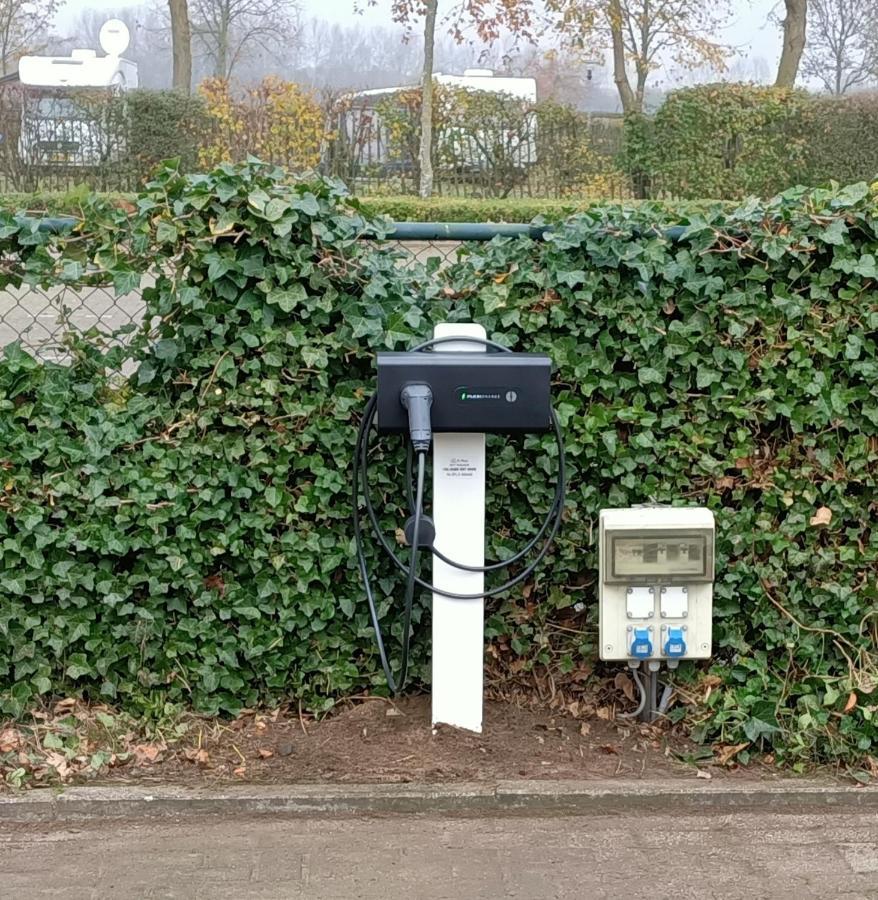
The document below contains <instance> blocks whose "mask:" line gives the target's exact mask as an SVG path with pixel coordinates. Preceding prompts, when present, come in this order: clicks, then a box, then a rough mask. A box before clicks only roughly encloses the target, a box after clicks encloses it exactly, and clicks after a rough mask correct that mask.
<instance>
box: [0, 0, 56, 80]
mask: <svg viewBox="0 0 878 900" xmlns="http://www.w3.org/2000/svg"><path fill="white" fill-rule="evenodd" d="M58 5H59V0H0V70H2V71H0V74H2V75H6V74H8V73H9V72H10V71H12V70H13V69H14V68H15V66H16V65H17V64H18V59H19V57H21V56H24V55H25V54H26V53H33V52H39V51H40V50H41V49H42V48H43V47H45V45H46V43H47V42H48V39H49V28H50V26H51V24H52V20H53V19H54V17H55V12H56V11H57V9H58Z"/></svg>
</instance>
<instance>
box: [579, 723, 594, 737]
mask: <svg viewBox="0 0 878 900" xmlns="http://www.w3.org/2000/svg"><path fill="white" fill-rule="evenodd" d="M590 731H591V725H589V724H588V722H582V723H581V724H580V726H579V733H580V734H581V735H582V736H583V737H586V736H587V735H588V733H589V732H590Z"/></svg>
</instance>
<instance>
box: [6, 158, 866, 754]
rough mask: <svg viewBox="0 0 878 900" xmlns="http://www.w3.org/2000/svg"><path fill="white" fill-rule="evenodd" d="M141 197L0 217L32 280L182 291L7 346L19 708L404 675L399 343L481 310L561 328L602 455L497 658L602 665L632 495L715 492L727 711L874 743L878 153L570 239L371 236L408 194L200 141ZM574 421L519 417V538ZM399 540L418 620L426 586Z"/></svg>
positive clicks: (254, 699)
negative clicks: (371, 493) (377, 634)
mask: <svg viewBox="0 0 878 900" xmlns="http://www.w3.org/2000/svg"><path fill="white" fill-rule="evenodd" d="M137 206H138V211H139V212H138V214H137V215H136V216H133V217H126V216H124V215H121V214H120V213H119V212H118V211H115V210H113V209H108V208H106V207H104V206H101V205H100V204H98V205H96V206H93V207H89V209H88V210H87V212H86V215H85V220H84V222H83V223H82V226H81V228H80V230H79V233H78V234H77V236H76V238H75V239H74V240H70V241H65V240H64V239H62V238H59V237H55V236H50V235H45V234H41V233H39V232H37V231H35V230H33V229H32V228H30V227H24V226H22V225H21V224H20V223H15V222H13V221H12V220H10V219H9V218H6V220H5V221H4V223H3V226H2V230H0V250H2V252H3V253H4V256H5V257H7V258H11V259H17V260H19V264H17V265H13V266H11V267H10V268H8V269H6V270H4V273H3V276H2V277H3V285H2V286H5V285H8V284H10V283H12V284H15V283H17V282H18V281H19V280H20V278H22V277H26V278H27V279H28V280H30V281H39V282H43V283H49V282H52V283H57V282H58V281H64V280H71V279H72V280H77V279H79V280H81V279H82V278H83V277H86V276H84V275H83V272H84V271H85V270H84V268H83V266H84V264H85V263H90V264H92V265H93V266H95V267H96V268H93V269H90V270H88V271H89V274H88V275H87V277H88V278H89V279H91V280H96V279H104V280H107V281H112V282H114V283H115V284H116V287H117V289H118V290H119V291H120V292H124V291H126V290H128V289H129V288H130V286H131V283H132V281H134V280H135V279H136V278H138V277H140V275H141V274H142V273H144V272H149V273H150V274H151V275H152V276H154V278H155V287H152V288H150V289H148V290H147V291H145V293H144V298H145V300H146V303H147V312H148V315H147V317H146V319H147V321H150V320H152V321H153V322H155V323H157V324H156V326H155V330H154V331H151V332H143V333H141V334H139V335H136V336H135V338H134V342H133V344H132V346H131V349H130V350H128V351H120V350H114V351H111V352H110V354H109V356H107V357H105V356H104V353H103V351H102V350H101V349H100V346H99V343H98V342H97V341H96V340H93V341H91V342H81V341H74V342H73V343H72V344H71V353H72V355H73V358H74V364H73V365H71V366H69V367H65V366H58V365H51V364H40V363H37V362H36V361H35V360H33V359H32V358H31V357H30V356H28V355H27V354H26V353H24V352H23V351H22V350H21V349H19V348H17V347H14V346H13V347H10V348H8V349H7V351H6V357H5V359H4V360H3V362H2V363H0V448H2V450H0V472H2V480H0V488H2V492H0V554H2V555H0V592H2V599H3V602H2V604H0V698H2V699H0V705H2V709H3V710H4V711H6V712H11V713H16V712H19V711H21V710H23V709H24V708H26V707H27V706H28V704H31V703H33V702H34V701H35V699H36V698H37V697H38V696H39V695H40V694H51V693H63V694H65V695H66V694H84V695H86V696H90V697H95V698H108V699H111V700H113V701H115V702H118V703H122V704H125V705H126V706H129V707H132V708H134V709H136V710H143V709H150V708H154V707H155V706H156V705H159V706H160V705H161V704H164V703H165V702H167V701H168V700H171V701H177V702H179V701H184V702H186V703H191V704H192V705H194V706H195V707H197V708H198V709H202V710H207V711H214V712H215V711H229V712H233V711H235V710H236V709H238V708H240V707H241V706H252V705H254V704H257V703H275V702H277V701H279V700H283V699H293V698H299V699H301V700H302V701H303V703H304V704H306V705H307V706H308V707H309V708H313V709H326V708H328V707H330V706H331V705H332V703H333V700H334V698H336V697H338V696H339V695H342V694H345V693H349V692H353V691H360V690H363V689H373V690H381V689H382V687H383V679H382V677H381V674H380V667H379V665H378V661H377V658H376V655H375V650H374V645H373V640H372V634H371V629H370V626H369V621H368V615H367V611H366V608H365V604H364V603H363V600H362V589H361V586H360V584H359V579H358V577H357V573H356V570H355V565H354V562H353V559H352V542H351V524H350V515H351V506H350V488H349V472H350V455H351V452H352V449H353V441H354V432H355V427H356V424H357V421H358V419H359V415H360V412H361V410H362V408H363V405H364V402H365V398H366V397H367V396H368V394H369V392H370V391H371V390H372V387H373V354H374V352H375V351H376V350H378V349H382V348H397V349H402V348H405V347H408V346H411V345H412V344H413V343H415V342H416V341H418V340H420V339H421V338H422V337H423V336H424V335H426V334H428V333H429V331H430V329H431V327H432V325H433V324H434V323H435V322H437V321H441V320H460V321H463V320H474V321H477V322H481V323H482V324H484V326H485V327H486V329H487V331H488V334H489V336H490V337H492V338H493V339H495V340H497V341H500V342H502V343H504V344H506V345H508V346H510V347H513V348H516V349H522V350H534V351H544V352H547V353H550V354H551V355H552V357H553V359H554V360H555V363H556V366H557V374H556V377H555V390H554V393H555V401H556V404H557V409H558V411H559V415H560V417H561V420H562V422H563V426H564V433H565V441H566V447H567V453H568V462H569V466H570V472H569V485H570V492H569V497H568V501H567V507H566V511H565V522H564V527H563V531H562V534H561V536H560V538H559V541H558V543H557V546H556V547H555V549H554V551H553V553H552V555H551V557H550V558H549V559H548V560H547V561H546V563H545V565H543V566H541V568H540V570H539V574H538V576H537V578H536V580H535V581H534V583H532V584H529V585H526V586H525V587H524V589H523V590H521V591H514V592H512V593H510V595H508V596H507V597H505V598H503V599H501V600H499V601H497V602H494V603H492V604H491V606H490V610H489V619H488V625H487V634H488V639H489V641H490V642H491V651H492V653H491V658H492V659H493V660H494V662H493V665H495V666H499V667H501V669H502V670H503V671H504V672H505V673H506V677H508V678H512V677H521V675H522V672H527V671H528V670H537V671H540V672H548V673H550V674H551V676H552V678H553V679H554V681H555V684H556V685H557V687H558V689H560V690H570V691H575V690H576V689H577V685H580V684H581V682H582V679H583V678H584V677H587V672H588V671H589V669H590V667H591V666H592V665H593V664H594V662H595V660H596V657H597V648H596V646H595V641H596V603H595V595H596V584H595V581H596V569H597V563H596V558H595V546H594V539H593V535H594V529H595V525H596V522H597V515H598V511H599V509H600V508H602V507H605V506H618V505H623V506H624V505H628V504H634V503H643V502H651V501H654V502H659V503H705V504H708V505H709V506H710V507H711V508H712V509H713V510H714V511H715V513H716V516H717V529H718V534H717V540H718V544H717V583H716V622H715V637H716V641H715V646H716V658H715V660H714V663H713V666H712V669H711V671H712V673H713V674H712V677H713V678H714V679H715V682H714V683H715V684H717V685H718V686H716V687H715V688H714V690H713V691H712V692H705V691H703V690H697V691H692V692H691V693H690V695H691V697H692V698H693V706H692V707H691V708H690V711H689V716H690V718H689V721H690V723H691V724H692V725H693V728H694V733H695V735H696V736H697V737H702V738H706V739H711V740H718V741H722V742H725V743H730V744H736V743H742V744H745V745H746V748H747V749H746V750H745V751H744V754H745V757H746V754H747V753H748V752H749V751H750V750H758V749H768V748H773V749H774V751H775V752H776V753H777V754H779V755H780V756H781V757H782V758H784V759H786V760H788V761H804V760H827V759H834V760H843V761H848V762H851V763H853V762H855V761H856V760H859V759H862V758H863V757H865V756H866V755H867V754H869V753H873V752H874V744H875V741H876V739H878V733H876V724H875V720H876V712H878V694H876V655H875V646H876V637H878V635H876V628H878V615H876V614H878V602H876V599H878V587H876V571H878V565H876V564H878V530H876V529H875V527H874V522H875V521H876V513H878V509H876V507H878V499H876V496H878V495H876V476H878V387H876V385H878V377H876V376H878V345H876V337H875V335H876V329H878V303H876V299H875V290H874V285H875V282H876V279H878V234H876V227H875V216H876V212H878V207H876V202H875V199H874V198H873V197H871V196H870V195H869V192H868V188H867V187H866V186H865V185H854V186H852V187H848V188H844V189H841V190H815V191H811V192H808V193H801V192H789V193H788V194H786V195H783V196H781V197H779V198H777V199H776V200H774V201H772V202H771V203H769V204H765V205H763V204H758V203H755V202H753V203H749V204H747V205H745V206H743V207H741V208H740V209H738V210H736V211H734V212H728V211H725V210H723V209H722V208H721V207H716V208H713V209H709V210H706V211H704V212H702V213H700V214H697V215H696V214H693V215H692V216H690V217H689V218H688V219H687V220H685V221H683V222H682V224H683V225H685V226H686V229H685V232H684V234H683V237H682V238H681V239H680V240H678V241H676V242H671V241H669V240H668V239H667V237H666V236H665V234H666V228H667V227H668V226H671V225H679V224H681V222H680V219H679V218H678V217H674V218H672V217H670V216H669V215H668V214H667V213H666V212H665V211H664V210H662V209H661V208H659V207H657V206H650V205H647V204H644V205H642V206H640V207H638V208H635V209H628V208H621V207H607V208H592V209H590V210H588V211H587V212H586V213H583V214H581V215H579V216H575V217H573V218H571V219H569V220H568V221H567V222H565V223H564V224H563V225H562V226H560V227H559V228H557V229H556V230H555V231H554V232H553V234H552V235H551V237H550V238H549V239H548V240H547V241H546V242H544V243H541V242H534V241H531V240H528V239H524V238H520V239H496V240H494V241H492V242H491V243H489V244H487V245H474V246H471V247H468V248H466V250H465V251H464V253H463V255H462V256H461V258H460V259H459V260H458V261H457V262H456V263H454V264H453V265H451V266H449V267H447V268H446V269H443V270H442V271H441V272H432V273H431V272H428V271H427V270H425V269H423V268H420V267H419V266H417V265H413V264H411V261H410V260H409V261H407V265H404V266H400V265H397V260H396V259H395V258H394V253H393V251H392V250H390V249H388V248H382V247H380V246H375V245H374V244H373V243H371V242H364V241H362V240H361V238H362V237H364V236H367V237H376V236H377V237H380V235H381V234H382V230H383V228H384V225H383V223H382V222H381V221H370V220H369V219H368V218H367V217H366V216H364V214H363V213H362V211H361V210H360V208H359V206H358V204H357V203H356V202H353V201H350V200H348V199H346V198H344V197H343V196H340V195H339V194H338V193H337V192H336V189H335V188H334V187H333V186H332V185H330V184H328V183H325V182H315V183H311V184H298V185H290V184H287V183H286V182H285V181H284V178H283V175H282V173H281V172H279V171H277V170H274V169H271V168H269V167H263V166H260V165H258V164H256V163H252V164H249V165H246V166H243V167H239V168H233V167H229V166H222V167H220V168H218V169H217V170H215V171H214V172H212V173H210V174H209V175H198V176H182V175H180V174H178V173H177V172H176V171H175V170H173V169H170V170H167V171H165V172H163V173H162V174H161V176H160V177H159V178H158V180H156V181H155V182H154V183H152V184H151V185H150V186H149V188H148V189H147V190H146V191H145V192H144V194H142V195H141V196H140V197H139V199H138V201H137ZM58 254H60V256H59V255H58ZM123 352H124V353H128V354H130V356H131V357H132V358H133V360H134V362H135V364H136V367H137V368H136V374H135V375H134V376H133V378H132V379H131V381H130V382H127V383H125V384H124V385H122V387H121V388H120V387H117V386H115V385H114V383H113V382H112V381H111V380H109V379H108V377H107V376H106V375H105V368H106V366H110V367H113V368H118V367H119V366H120V365H121V363H122V359H121V356H122V355H123ZM551 444H552V442H551V440H550V439H546V440H543V439H541V438H538V437H530V438H527V439H525V440H523V441H521V442H516V441H512V440H510V441H508V442H507V441H504V440H501V439H499V438H497V439H493V440H492V441H491V446H490V454H489V457H490V467H491V470H490V473H489V484H490V493H489V505H488V510H489V528H488V535H489V540H488V544H489V546H488V553H489V555H491V556H495V557H496V556H498V555H499V556H502V555H503V554H504V553H507V552H508V551H509V549H510V548H512V547H514V546H515V545H517V544H518V543H519V542H520V541H521V540H522V539H526V538H527V537H528V536H529V535H531V534H533V532H534V529H535V528H536V527H537V523H538V522H539V520H540V518H541V517H542V515H543V514H544V513H545V510H546V508H547V505H548V504H549V503H550V502H551V500H550V497H551V484H550V481H551V474H552V472H553V471H554V467H555V460H554V459H553V458H552V445H551ZM383 446H384V449H383V450H379V451H378V452H376V457H375V461H374V469H375V480H376V484H375V488H374V490H375V494H376V497H380V500H381V503H380V508H381V509H382V511H383V513H382V514H383V520H384V524H385V527H386V528H387V530H388V533H392V532H393V530H394V529H395V528H397V527H398V526H399V524H400V523H401V522H402V521H403V519H404V516H405V511H404V510H403V509H402V508H400V501H401V500H402V497H401V493H402V492H401V491H400V489H399V484H400V472H401V471H402V456H401V452H400V450H399V447H398V444H397V443H396V442H394V441H388V442H386V443H385V444H384V445H383ZM374 562H375V566H376V570H377V573H378V577H377V583H378V585H379V586H380V588H379V597H380V608H381V611H382V615H383V616H384V617H385V621H386V622H387V623H388V624H389V623H390V622H391V621H396V619H397V617H396V613H397V612H398V600H399V587H400V586H399V583H398V579H395V578H393V577H391V576H390V572H389V570H388V569H387V567H386V566H383V564H382V563H380V561H379V560H377V559H376V560H375V561H374ZM425 602H426V598H425V597H421V598H420V602H419V605H418V606H417V609H416V613H415V622H416V633H417V640H416V642H415V647H414V653H415V657H414V663H415V665H414V672H415V676H416V677H417V678H420V679H422V680H426V679H427V678H428V676H429V667H428V664H427V663H428V656H427V646H426V641H425V637H426V627H425V626H426V618H427V615H428V611H427V608H426V607H425V606H424V605H422V604H424V603H425ZM390 633H391V635H392V637H391V638H390V644H391V647H392V648H396V649H398V640H399V631H398V624H397V626H396V629H391V630H390ZM684 669H685V670H686V671H684V672H683V673H681V674H682V676H683V677H684V678H688V679H690V681H691V680H694V679H697V678H698V677H699V670H697V669H695V668H693V667H684ZM515 673H517V674H515ZM708 693H709V696H706V695H707V694H708Z"/></svg>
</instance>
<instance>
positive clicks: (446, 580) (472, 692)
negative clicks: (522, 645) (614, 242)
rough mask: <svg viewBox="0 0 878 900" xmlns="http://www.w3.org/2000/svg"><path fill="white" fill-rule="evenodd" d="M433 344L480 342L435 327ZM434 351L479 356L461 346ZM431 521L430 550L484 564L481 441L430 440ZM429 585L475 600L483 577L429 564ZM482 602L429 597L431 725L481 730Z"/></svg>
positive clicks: (472, 333)
mask: <svg viewBox="0 0 878 900" xmlns="http://www.w3.org/2000/svg"><path fill="white" fill-rule="evenodd" d="M433 336H434V337H437V338H438V337H441V338H445V337H464V336H465V337H475V338H482V339H484V338H485V337H486V334H485V329H484V328H483V327H482V326H481V325H472V324H442V325H437V326H436V329H435V331H434V334H433ZM436 349H437V350H440V351H441V352H449V351H453V352H461V353H467V352H476V353H484V352H485V347H484V346H482V345H480V344H477V343H472V342H468V341H460V342H459V343H458V342H449V343H447V344H440V345H439V347H438V348H436ZM433 521H434V524H435V526H436V548H437V549H438V550H440V551H441V552H442V553H443V554H444V555H445V556H447V557H448V559H452V560H454V561H455V562H459V563H463V564H464V565H468V566H483V565H484V564H485V435H484V434H434V435H433ZM433 584H434V585H435V586H436V587H437V588H441V589H442V590H446V591H450V592H452V593H455V594H479V593H481V592H482V591H483V590H484V589H485V576H484V573H482V572H466V571H464V570H462V569H457V568H455V567H453V566H449V565H448V564H447V563H444V562H442V560H440V559H438V558H437V557H435V556H434V557H433ZM484 658H485V601H484V599H483V598H481V597H480V598H479V599H477V600H452V599H451V598H450V597H445V596H443V595H442V594H435V593H434V594H433V679H432V680H433V724H434V725H436V724H437V723H439V722H442V723H444V724H446V725H454V726H456V727H457V728H466V729H468V730H469V731H481V730H482V690H483V688H482V680H483V670H484Z"/></svg>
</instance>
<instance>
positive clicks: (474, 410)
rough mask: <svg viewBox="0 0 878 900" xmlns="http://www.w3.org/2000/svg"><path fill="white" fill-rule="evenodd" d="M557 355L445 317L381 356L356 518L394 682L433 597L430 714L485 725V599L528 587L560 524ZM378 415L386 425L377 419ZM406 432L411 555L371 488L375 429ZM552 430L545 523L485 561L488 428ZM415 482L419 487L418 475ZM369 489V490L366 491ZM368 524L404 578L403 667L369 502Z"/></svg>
mask: <svg viewBox="0 0 878 900" xmlns="http://www.w3.org/2000/svg"><path fill="white" fill-rule="evenodd" d="M551 367H552V361H551V359H550V358H549V357H548V356H546V355H545V354H538V353H514V352H511V351H510V350H509V349H508V348H506V347H503V346H502V345H500V344H497V343H494V342H493V341H489V340H487V338H486V335H485V331H484V329H483V328H482V327H481V326H480V325H475V324H469V323H467V324H450V323H449V324H444V325H438V326H437V327H436V329H435V333H434V336H433V338H432V339H431V340H428V341H425V342H424V343H423V344H420V345H418V346H417V347H415V348H414V349H413V350H412V351H409V352H382V353H379V354H378V356H377V371H378V378H377V392H376V394H375V395H374V396H373V397H372V398H371V399H370V400H369V402H368V403H367V405H366V409H365V411H364V414H363V419H362V421H361V423H360V429H359V434H358V436H357V444H356V449H355V453H354V466H353V524H354V538H355V543H356V547H357V562H358V565H359V569H360V576H361V578H362V581H363V586H364V588H365V592H366V599H367V602H368V604H369V612H370V615H371V619H372V626H373V628H374V631H375V640H376V644H377V647H378V653H379V656H380V658H381V665H382V668H383V669H384V674H385V677H386V678H387V683H388V686H389V687H390V689H391V690H392V691H393V692H394V693H398V692H399V691H400V690H401V689H402V687H403V685H404V684H405V679H406V673H407V667H408V650H409V639H410V627H411V612H412V602H413V596H414V590H415V588H416V587H421V588H423V589H426V590H428V591H430V592H431V593H432V595H433V633H432V638H433V645H432V651H433V653H432V676H433V677H432V690H433V696H432V721H433V725H434V726H435V725H436V724H439V723H443V724H449V725H454V726H456V727H459V728H466V729H468V730H470V731H476V732H480V731H481V730H482V705H483V703H482V693H483V677H482V673H483V666H484V601H485V598H486V597H490V596H494V595H497V594H500V593H503V592H505V591H508V590H509V589H510V588H512V587H514V586H515V585H516V584H520V583H521V582H522V581H524V580H525V579H526V578H527V577H528V576H529V575H531V574H532V573H533V571H534V570H535V569H536V567H537V565H539V563H540V561H541V560H542V559H543V557H544V556H545V555H546V553H547V552H548V550H549V548H550V547H551V545H552V542H553V541H554V538H555V535H556V534H557V532H558V528H559V527H560V524H561V515H562V512H563V508H564V492H565V468H564V445H563V439H562V435H561V427H560V423H559V422H558V418H557V416H556V415H555V412H554V410H553V409H552V404H551V378H550V376H551ZM376 420H377V421H376ZM376 424H377V430H378V432H379V433H380V434H402V435H406V434H407V435H408V437H409V443H408V456H407V466H406V479H405V488H404V489H405V493H406V496H407V498H408V505H409V509H410V513H411V515H410V516H409V519H408V521H407V522H406V523H405V529H404V530H405V534H406V538H407V543H408V551H409V552H408V557H409V558H408V562H407V563H406V562H404V561H403V560H402V559H401V558H400V557H399V556H397V553H396V550H395V548H394V547H393V545H392V543H391V542H390V541H389V540H388V539H387V536H386V535H384V534H383V533H382V530H381V526H380V523H379V521H378V517H377V514H376V512H375V508H374V504H373V503H372V500H371V497H370V494H369V476H368V465H369V436H370V432H371V430H372V428H373V426H374V425H376ZM541 432H554V435H555V441H556V444H557V448H558V479H557V482H556V484H555V492H554V497H553V500H552V505H551V507H550V509H549V512H548V514H547V515H546V517H545V519H544V520H543V523H542V526H541V527H540V528H539V530H538V531H537V533H536V535H535V536H533V537H532V538H531V539H530V540H529V541H528V543H527V544H526V546H525V547H524V548H522V549H521V550H520V551H519V552H517V553H515V554H513V555H512V556H511V557H510V558H508V559H506V560H502V561H498V562H490V563H485V558H484V555H485V468H486V461H485V434H486V433H499V434H528V433H541ZM431 445H432V450H433V496H432V512H433V516H432V518H431V517H429V516H427V515H426V513H425V512H424V493H425V490H424V481H425V469H426V454H427V452H428V451H429V450H430V448H431ZM413 479H414V480H415V483H416V487H415V488H414V490H413V487H412V482H413ZM361 487H362V492H361ZM361 498H362V501H363V503H364V505H365V509H366V513H367V516H368V519H369V522H370V524H371V530H372V533H373V535H374V537H375V538H376V539H377V541H378V542H379V544H380V545H381V547H382V548H383V550H384V552H385V553H386V554H387V555H388V556H389V558H390V559H391V560H392V562H393V563H394V565H395V566H396V568H397V569H398V570H399V571H401V572H403V573H404V574H405V575H406V593H405V599H404V603H403V610H402V620H403V623H402V624H403V649H402V657H401V663H400V667H399V672H398V674H394V672H393V670H392V668H391V666H390V662H389V660H388V656H387V653H386V651H385V648H384V641H383V638H382V630H381V623H380V621H379V618H378V612H377V604H376V601H375V596H374V593H373V590H372V584H371V579H370V577H369V571H368V564H367V560H366V554H365V551H364V541H363V537H364V535H363V529H362V527H361V521H360V500H361ZM423 549H426V550H430V551H431V552H432V555H433V580H432V582H429V581H426V580H424V579H423V578H420V577H419V575H418V557H419V553H420V551H421V550H423ZM529 556H530V557H531V558H530V562H528V563H527V564H526V565H524V566H523V567H522V568H521V569H520V570H519V571H518V572H517V573H516V574H515V575H514V576H513V577H511V578H509V579H508V580H506V581H505V582H504V583H502V584H499V585H495V586H492V587H491V588H489V589H486V588H485V575H486V574H487V573H490V572H496V571H499V570H501V569H504V568H506V567H508V566H510V565H515V564H518V563H521V562H522V561H523V560H525V559H527V558H528V557H529Z"/></svg>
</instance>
